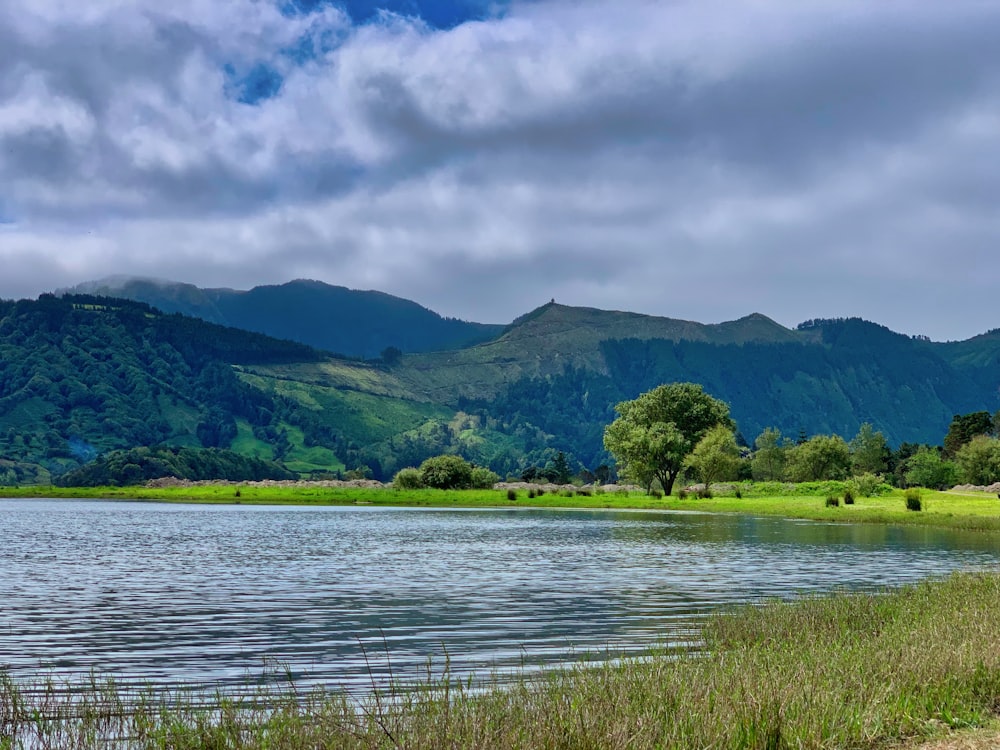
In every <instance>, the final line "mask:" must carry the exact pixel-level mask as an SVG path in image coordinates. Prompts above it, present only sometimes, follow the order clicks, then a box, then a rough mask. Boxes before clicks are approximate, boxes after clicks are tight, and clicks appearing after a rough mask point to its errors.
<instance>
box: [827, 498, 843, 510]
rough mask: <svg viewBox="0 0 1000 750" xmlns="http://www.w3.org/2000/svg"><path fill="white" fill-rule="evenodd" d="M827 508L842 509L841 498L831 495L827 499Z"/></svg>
mask: <svg viewBox="0 0 1000 750" xmlns="http://www.w3.org/2000/svg"><path fill="white" fill-rule="evenodd" d="M826 507H827V508H839V507H840V498H839V497H834V496H833V495H830V496H829V497H828V498H827V499H826Z"/></svg>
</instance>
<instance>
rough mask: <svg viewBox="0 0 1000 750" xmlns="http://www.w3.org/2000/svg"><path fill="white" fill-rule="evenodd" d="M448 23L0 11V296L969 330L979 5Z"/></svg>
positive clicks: (743, 6) (986, 308)
mask: <svg viewBox="0 0 1000 750" xmlns="http://www.w3.org/2000/svg"><path fill="white" fill-rule="evenodd" d="M467 5H468V7H467V8H465V9H464V10H463V11H462V12H463V13H466V15H461V14H459V16H460V17H461V18H469V19H470V20H466V21H465V22H462V23H458V22H456V23H455V24H439V25H444V26H446V27H447V28H439V25H431V24H430V23H428V22H427V21H425V20H422V19H421V18H419V17H416V15H415V14H413V13H408V14H406V15H395V14H393V13H385V12H384V13H382V14H380V15H371V14H370V13H369V14H368V15H363V16H362V15H359V13H358V12H355V14H354V16H352V15H351V13H350V12H349V10H350V8H349V9H348V11H344V10H340V9H338V8H336V7H334V6H330V5H325V4H316V5H309V6H308V7H306V5H304V4H301V3H300V4H299V7H298V8H297V9H296V10H295V12H288V8H287V7H283V6H282V5H280V4H277V3H268V2H255V1H254V0H226V1H225V2H218V3H199V2H193V0H190V1H189V2H181V3H174V4H170V5H169V6H162V4H153V3H151V2H150V3H143V2H129V3H117V2H110V1H109V2H103V3H86V4H83V5H81V6H79V7H77V6H66V4H64V3H57V2H50V3H44V2H43V3H38V4H32V5H31V6H28V7H20V6H17V7H15V5H14V4H13V3H11V2H9V0H0V50H3V52H0V184H2V185H3V187H2V188H0V219H2V220H3V221H5V222H10V223H6V224H0V263H3V264H4V266H6V267H8V268H11V269H12V270H11V271H10V272H9V273H8V274H7V275H6V278H5V280H4V281H0V294H2V295H3V296H14V295H20V294H35V293H38V292H39V291H44V290H46V289H50V288H52V287H54V286H55V285H56V284H54V283H53V279H58V280H59V282H60V283H73V282H76V281H80V280H83V279H85V278H93V277H96V276H100V275H105V274H108V273H118V272H124V273H141V274H145V275H159V276H165V277H169V278H176V279H179V280H184V281H191V282H194V283H199V284H202V285H225V286H251V285H253V284H257V283H273V282H274V281H276V280H284V279H291V278H295V277H301V276H307V277H314V278H320V279H322V280H325V281H328V282H330V283H340V284H345V285H348V286H357V287H362V288H369V287H375V288H380V289H383V290H385V291H389V292H392V293H395V294H400V295H402V296H406V297H410V298H413V299H417V300H418V301H420V302H421V303H423V304H426V305H428V306H430V307H432V308H434V309H436V310H438V311H439V312H442V313H444V314H448V315H455V316H460V317H465V318H472V319H484V320H495V321H505V320H509V319H511V318H513V317H514V316H516V315H518V314H520V313H522V312H524V311H525V310H527V309H529V308H530V307H532V306H534V305H536V304H539V303H541V302H544V301H547V300H548V299H549V298H550V297H552V296H555V297H556V298H557V299H559V301H563V302H566V303H570V304H586V305H593V306H601V307H614V308H618V309H635V310H640V311H644V312H650V313H654V314H665V315H671V316H675V317H683V318H689V319H700V320H706V321H716V320H722V319H727V318H734V317H738V316H741V315H744V314H747V313H749V312H751V311H755V310H758V311H761V312H764V313H766V314H769V315H772V316H773V317H775V318H777V319H779V320H780V321H781V322H783V323H786V324H794V323H796V322H798V321H799V320H803V319H806V318H811V317H817V316H822V315H863V316H865V317H869V318H872V319H875V320H878V321H879V322H883V323H886V324H887V325H890V326H891V327H894V328H896V329H897V330H902V331H905V332H908V333H926V334H930V335H932V336H935V337H937V338H956V337H960V336H968V335H972V334H974V333H977V332H980V331H982V330H985V329H986V328H991V327H995V326H996V325H997V322H996V321H995V320H994V319H992V317H991V316H993V315H994V314H993V312H992V308H991V306H990V305H989V304H988V303H987V302H986V301H985V299H984V298H983V297H981V296H979V295H981V294H987V293H988V289H987V285H988V280H989V279H991V278H996V276H997V271H1000V256H997V254H996V253H995V248H996V247H997V244H998V243H997V240H998V239H1000V226H998V220H997V219H996V218H995V199H996V196H997V195H998V194H1000V193H998V189H1000V184H998V182H1000V176H998V173H997V171H996V170H995V169H992V168H991V165H993V164H996V163H998V159H1000V140H998V138H997V134H998V132H1000V129H998V126H1000V105H997V104H996V102H998V101H1000V97H998V93H1000V49H998V48H997V45H996V44H995V39H994V36H995V35H994V34H993V33H992V30H994V29H996V28H997V26H998V22H1000V8H998V7H996V6H995V5H994V4H991V3H982V2H978V1H976V0H957V1H956V2H953V3H948V4H946V5H945V4H940V3H936V2H929V1H928V2H923V3H900V2H892V1H890V2H885V3H879V4H874V5H873V4H871V3H867V2H860V0H837V1H836V2H834V1H832V0H831V1H829V2H822V1H819V0H817V1H814V2H813V1H810V2H802V3H792V2H787V3H783V2H749V3H747V2H736V0H701V1H699V2H694V1H693V0H691V1H683V0H678V1H675V2H670V3H662V2H659V3H654V2H643V1H642V0H629V1H627V2H623V3H616V4H614V5H609V4H607V3H597V2H586V1H585V2H561V1H560V0H551V1H549V2H544V1H543V2H534V3H514V4H512V5H510V6H507V7H504V8H502V10H501V11H500V12H491V11H489V10H483V9H484V8H485V7H486V6H485V4H472V3H470V4H467ZM473 5H475V6H476V7H475V8H473V7H472V6H473ZM440 6H441V4H436V5H435V8H430V6H427V13H426V15H428V16H431V15H433V14H434V13H436V14H438V16H440V17H443V16H441V14H442V13H445V12H446V9H444V8H443V7H440ZM414 7H415V8H416V10H417V11H419V10H420V8H419V6H414ZM164 8H166V9H164ZM432 10H433V13H432V12H431V11H432ZM456 12H457V11H456ZM359 18H363V22H362V23H359V22H358V20H359ZM255 86H258V88H254V87H255ZM928 300H940V301H942V302H943V301H948V303H949V304H947V305H945V306H943V308H941V309H933V308H932V307H931V306H930V305H929V304H928Z"/></svg>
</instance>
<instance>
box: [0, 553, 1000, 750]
mask: <svg viewBox="0 0 1000 750" xmlns="http://www.w3.org/2000/svg"><path fill="white" fill-rule="evenodd" d="M998 608H1000V574H997V573H965V574H956V575H953V576H951V577H950V578H948V579H946V580H939V581H926V582H923V583H920V584H917V585H915V586H909V587H906V588H902V589H898V590H895V591H892V592H888V593H884V594H881V595H879V594H846V593H841V594H834V595H830V596H824V597H816V598H806V599H801V600H799V601H796V602H792V603H781V602H772V603H769V604H765V605H764V606H757V607H754V606H746V607H743V608H740V609H738V610H736V611H732V612H728V613H722V614H719V615H717V616H715V617H714V618H713V619H711V620H710V621H709V622H708V624H707V625H706V627H705V630H704V644H703V645H702V647H701V648H700V649H698V650H695V651H688V652H683V653H680V654H678V653H677V652H669V653H667V652H664V653H652V654H649V655H647V656H644V657H638V658H630V659H626V660H622V661H607V662H605V663H603V664H601V665H598V666H593V665H589V666H585V665H582V664H581V665H580V666H579V667H576V668H571V669H563V670H557V671H553V672H548V673H542V674H526V675H521V676H520V677H519V678H518V679H515V681H514V682H513V683H510V682H506V683H504V684H500V683H490V682H487V684H486V685H485V686H482V685H479V686H472V685H469V684H463V683H461V682H456V681H453V680H450V679H449V678H448V676H447V674H444V675H429V676H428V678H427V680H426V681H425V682H424V683H423V684H422V685H418V686H414V685H408V686H398V688H390V689H387V690H382V691H380V692H375V693H372V694H371V695H369V696H367V697H366V698H363V699H360V700H361V702H360V704H359V703H358V702H356V700H355V699H352V698H350V697H349V696H347V695H345V694H342V693H338V692H323V691H316V692H308V691H307V692H300V691H297V690H296V688H295V686H294V685H289V686H288V687H287V688H286V689H280V690H277V691H276V690H274V689H271V690H269V691H265V692H255V693H252V694H251V695H249V696H246V695H244V696H243V697H238V696H236V695H232V694H231V695H229V696H226V695H219V696H216V698H215V699H214V700H213V701H212V703H213V704H214V705H215V707H214V708H206V707H205V704H204V703H203V701H204V696H201V697H200V698H198V697H196V696H195V697H192V696H191V695H187V696H186V695H185V694H184V693H180V694H176V693H175V694H171V695H164V694H157V693H155V692H150V691H148V690H141V689H140V690H138V691H136V690H135V689H128V688H119V687H117V686H115V685H114V684H113V683H108V682H104V681H102V680H100V679H99V678H95V679H94V680H93V681H91V682H90V683H89V684H84V685H79V684H77V685H76V691H74V692H67V691H65V690H63V689H61V687H65V686H59V685H57V684H53V683H50V684H49V686H48V687H47V686H46V685H45V684H44V683H42V684H25V683H24V682H14V681H13V680H10V679H9V678H3V677H2V676H0V747H14V746H22V744H21V743H23V746H24V747H79V748H91V747H94V748H96V747H106V746H108V739H109V738H112V739H113V738H116V737H121V736H123V735H127V736H128V737H130V742H129V747H134V748H205V747H225V748H232V749H233V750H239V749H241V748H260V747H272V748H287V749H288V750H295V749H296V748H346V749H350V748H359V749H360V748H370V749H375V748H402V747H406V748H412V749H414V750H417V749H419V748H442V747H450V748H473V747H474V748H482V749H483V750H489V749H491V748H497V749H498V750H499V749H501V748H503V749H506V748H567V749H568V748H594V749H595V750H596V749H597V748H602V749H603V748H607V749H609V750H615V749H616V748H622V749H624V748H632V749H635V750H643V749H644V748H650V749H652V748H709V747H712V748H748V749H749V748H761V749H762V750H763V749H764V748H793V747H796V748H878V747H896V748H899V747H900V743H904V745H903V746H906V747H912V746H914V745H915V744H916V743H918V742H919V741H921V740H922V739H925V738H929V737H935V736H941V735H943V734H945V733H947V732H949V731H950V730H953V729H962V730H967V729H969V728H977V727H986V728H987V729H986V730H985V732H984V733H982V734H980V735H978V737H979V739H981V740H982V744H971V743H972V742H976V741H978V740H977V739H976V736H975V735H974V736H973V737H972V738H969V737H968V736H967V737H966V738H965V739H964V740H963V742H964V741H968V742H969V743H970V744H964V745H962V746H963V747H984V748H985V747H993V746H995V745H991V744H987V743H989V742H991V741H992V738H995V728H992V729H991V728H990V727H991V726H992V727H995V724H994V723H993V722H994V721H995V713H996V711H997V708H998V706H1000V618H997V617H996V616H995V613H996V612H997V610H998ZM15 743H18V744H17V745H15ZM112 744H113V742H112Z"/></svg>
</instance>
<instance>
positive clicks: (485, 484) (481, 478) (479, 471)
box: [469, 466, 500, 490]
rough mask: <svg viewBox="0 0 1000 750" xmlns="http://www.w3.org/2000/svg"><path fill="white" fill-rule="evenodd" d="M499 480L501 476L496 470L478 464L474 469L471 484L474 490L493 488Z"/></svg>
mask: <svg viewBox="0 0 1000 750" xmlns="http://www.w3.org/2000/svg"><path fill="white" fill-rule="evenodd" d="M499 481H500V476H499V475H498V474H497V473H496V472H494V471H490V470H489V469H485V468H483V467H481V466H477V467H476V468H474V469H473V470H472V475H471V477H470V479H469V484H470V486H471V487H472V489H474V490H492V489H493V485H495V484H496V483H497V482H499Z"/></svg>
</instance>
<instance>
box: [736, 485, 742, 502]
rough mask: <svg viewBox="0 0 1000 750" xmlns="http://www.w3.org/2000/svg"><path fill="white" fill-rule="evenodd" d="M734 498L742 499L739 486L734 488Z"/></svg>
mask: <svg viewBox="0 0 1000 750" xmlns="http://www.w3.org/2000/svg"><path fill="white" fill-rule="evenodd" d="M736 499H737V500H742V499H743V493H742V492H740V488H739V487H737V488H736Z"/></svg>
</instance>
